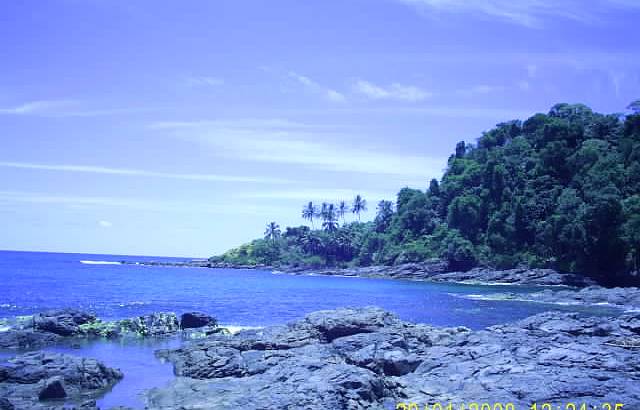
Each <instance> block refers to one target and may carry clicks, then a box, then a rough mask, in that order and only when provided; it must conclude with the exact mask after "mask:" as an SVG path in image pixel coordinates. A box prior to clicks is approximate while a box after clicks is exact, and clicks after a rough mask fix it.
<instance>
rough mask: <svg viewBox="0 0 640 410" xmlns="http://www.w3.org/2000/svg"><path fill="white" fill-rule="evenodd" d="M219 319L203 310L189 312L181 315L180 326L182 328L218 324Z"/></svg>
mask: <svg viewBox="0 0 640 410" xmlns="http://www.w3.org/2000/svg"><path fill="white" fill-rule="evenodd" d="M217 324H218V321H217V320H216V319H215V318H214V317H212V316H209V315H207V314H206V313H202V312H187V313H183V314H182V315H181V316H180V327H181V328H182V329H194V328H200V327H204V326H216V325H217Z"/></svg>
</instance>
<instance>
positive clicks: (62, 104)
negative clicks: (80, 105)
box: [0, 100, 76, 115]
mask: <svg viewBox="0 0 640 410" xmlns="http://www.w3.org/2000/svg"><path fill="white" fill-rule="evenodd" d="M75 104H76V102H75V101H72V100H39V101H30V102H26V103H23V104H20V105H16V106H13V107H5V108H0V114H5V115H30V114H31V115H38V114H51V113H55V112H58V111H59V110H60V109H64V108H69V107H73V106H74V105H75Z"/></svg>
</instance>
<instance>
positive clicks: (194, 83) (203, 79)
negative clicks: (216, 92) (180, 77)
mask: <svg viewBox="0 0 640 410" xmlns="http://www.w3.org/2000/svg"><path fill="white" fill-rule="evenodd" d="M185 82H186V84H187V85H188V86H189V87H217V86H220V85H223V84H224V80H223V79H222V78H219V77H210V76H189V77H187V78H186V80H185Z"/></svg>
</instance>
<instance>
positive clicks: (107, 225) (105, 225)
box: [98, 220, 113, 228]
mask: <svg viewBox="0 0 640 410" xmlns="http://www.w3.org/2000/svg"><path fill="white" fill-rule="evenodd" d="M98 226H100V227H101V228H111V227H112V226H113V223H112V222H111V221H105V220H102V221H98Z"/></svg>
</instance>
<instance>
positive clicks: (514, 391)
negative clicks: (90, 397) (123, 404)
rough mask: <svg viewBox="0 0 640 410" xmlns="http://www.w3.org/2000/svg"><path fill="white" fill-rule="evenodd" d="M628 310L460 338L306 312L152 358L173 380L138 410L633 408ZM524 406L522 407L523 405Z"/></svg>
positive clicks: (547, 318) (383, 316)
mask: <svg viewBox="0 0 640 410" xmlns="http://www.w3.org/2000/svg"><path fill="white" fill-rule="evenodd" d="M638 337H640V314H636V315H623V316H620V317H617V318H599V317H591V318H588V317H581V316H579V315H578V314H573V313H558V312H549V313H543V314H540V315H536V316H533V317H531V318H528V319H525V320H523V321H520V322H517V323H514V324H509V325H500V326H494V327H491V328H488V329H487V330H483V331H473V332H472V331H470V330H469V329H466V328H462V327H460V328H436V327H432V326H427V325H419V324H410V323H406V322H403V321H401V320H400V319H398V318H397V317H396V316H394V315H392V314H390V313H387V312H385V311H382V310H380V309H377V308H366V309H338V310H334V311H322V312H316V313H312V314H310V315H308V316H306V317H305V318H304V319H302V320H300V321H297V322H294V323H291V324H289V325H286V326H275V327H269V328H265V329H262V330H250V331H243V332H240V333H238V334H237V335H235V336H232V337H228V336H226V337H222V336H212V337H210V338H208V339H206V340H202V341H198V342H193V343H190V344H187V345H184V346H183V347H181V348H179V349H175V350H163V351H159V352H158V353H157V354H158V356H160V357H163V358H166V359H168V360H170V361H171V362H172V363H173V364H174V371H175V374H176V375H177V376H178V377H177V378H176V380H175V381H174V382H173V383H172V384H171V385H170V386H168V387H166V388H156V389H153V390H151V391H150V392H149V393H148V395H147V406H148V408H149V409H175V408H182V409H196V408H207V409H231V408H263V409H285V408H304V409H328V408H331V409H395V408H396V405H397V403H399V402H415V403H418V404H419V406H420V408H424V405H425V404H427V403H434V402H440V403H443V405H444V403H449V402H451V403H453V404H454V406H455V408H460V405H462V404H465V406H467V405H468V403H470V402H487V403H496V402H501V403H507V402H509V403H514V404H516V408H528V406H529V405H530V404H531V403H532V402H538V403H542V402H549V403H552V404H554V407H553V408H556V407H555V405H560V404H563V403H566V402H568V401H573V402H580V403H583V402H584V403H590V405H596V404H599V403H603V402H615V403H625V408H632V409H633V408H640V390H639V389H638V388H637V386H638V383H640V356H638V354H637V352H635V351H633V350H632V349H626V348H623V347H620V346H624V344H623V343H621V341H625V340H627V341H628V340H633V339H635V338H638ZM525 406H526V407H525Z"/></svg>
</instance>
